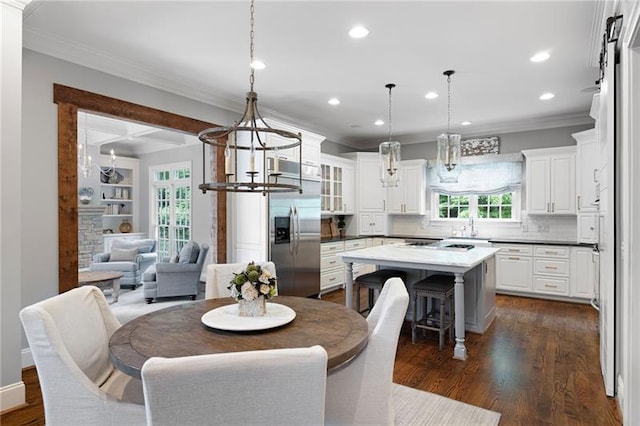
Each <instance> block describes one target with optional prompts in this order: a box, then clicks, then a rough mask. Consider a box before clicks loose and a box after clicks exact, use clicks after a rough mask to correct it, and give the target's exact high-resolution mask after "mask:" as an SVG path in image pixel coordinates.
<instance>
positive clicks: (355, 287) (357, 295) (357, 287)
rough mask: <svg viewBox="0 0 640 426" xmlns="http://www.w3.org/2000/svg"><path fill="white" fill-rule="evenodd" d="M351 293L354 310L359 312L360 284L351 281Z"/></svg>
mask: <svg viewBox="0 0 640 426" xmlns="http://www.w3.org/2000/svg"><path fill="white" fill-rule="evenodd" d="M353 294H354V295H355V299H356V312H357V313H360V284H358V282H357V281H356V282H355V283H353Z"/></svg>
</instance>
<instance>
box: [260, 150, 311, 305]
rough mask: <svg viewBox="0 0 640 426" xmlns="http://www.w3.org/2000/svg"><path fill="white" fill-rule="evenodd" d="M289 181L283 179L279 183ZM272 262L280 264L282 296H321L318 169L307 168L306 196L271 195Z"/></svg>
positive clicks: (282, 165) (278, 271)
mask: <svg viewBox="0 0 640 426" xmlns="http://www.w3.org/2000/svg"><path fill="white" fill-rule="evenodd" d="M283 162H284V161H282V160H281V163H280V169H281V170H282V169H283V168H284V167H286V164H282V163H283ZM294 164H297V163H294ZM286 179H287V178H285V177H281V178H279V181H283V182H284V181H285V180H286ZM291 183H294V184H296V183H298V181H297V180H295V181H294V180H292V181H291ZM269 259H270V260H271V261H272V262H274V263H275V265H276V276H277V278H278V294H280V295H283V296H301V297H312V296H316V295H318V294H319V293H320V176H319V169H318V168H317V167H315V166H312V167H309V166H305V170H304V173H303V181H302V194H299V193H297V192H286V193H272V194H269Z"/></svg>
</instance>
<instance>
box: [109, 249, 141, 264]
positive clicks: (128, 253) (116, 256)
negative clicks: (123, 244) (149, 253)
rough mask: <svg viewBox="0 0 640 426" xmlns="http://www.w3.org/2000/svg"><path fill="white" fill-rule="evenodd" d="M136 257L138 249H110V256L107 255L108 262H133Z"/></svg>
mask: <svg viewBox="0 0 640 426" xmlns="http://www.w3.org/2000/svg"><path fill="white" fill-rule="evenodd" d="M137 255H138V249H137V248H133V249H130V250H127V249H119V248H111V254H110V255H109V262H133V259H135V257H136V256H137Z"/></svg>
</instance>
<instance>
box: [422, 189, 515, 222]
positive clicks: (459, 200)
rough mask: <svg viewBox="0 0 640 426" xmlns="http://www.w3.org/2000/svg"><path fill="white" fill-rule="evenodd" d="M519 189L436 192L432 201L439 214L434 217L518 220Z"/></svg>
mask: <svg viewBox="0 0 640 426" xmlns="http://www.w3.org/2000/svg"><path fill="white" fill-rule="evenodd" d="M518 200H519V191H514V192H504V193H502V194H471V195H446V194H438V193H434V196H433V199H432V202H433V203H434V204H433V205H434V206H437V208H436V209H433V210H435V211H436V212H437V216H435V215H434V216H435V217H433V219H443V220H446V219H468V218H469V217H475V218H478V219H487V220H495V221H499V220H505V221H514V220H518V218H519V217H518V216H519V209H518V206H519V202H518Z"/></svg>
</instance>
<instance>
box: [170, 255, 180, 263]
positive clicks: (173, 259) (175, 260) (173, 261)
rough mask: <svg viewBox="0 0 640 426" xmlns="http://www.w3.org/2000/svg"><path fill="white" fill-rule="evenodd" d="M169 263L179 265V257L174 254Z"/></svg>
mask: <svg viewBox="0 0 640 426" xmlns="http://www.w3.org/2000/svg"><path fill="white" fill-rule="evenodd" d="M169 263H178V255H177V254H174V255H173V256H171V257H170V258H169Z"/></svg>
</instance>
